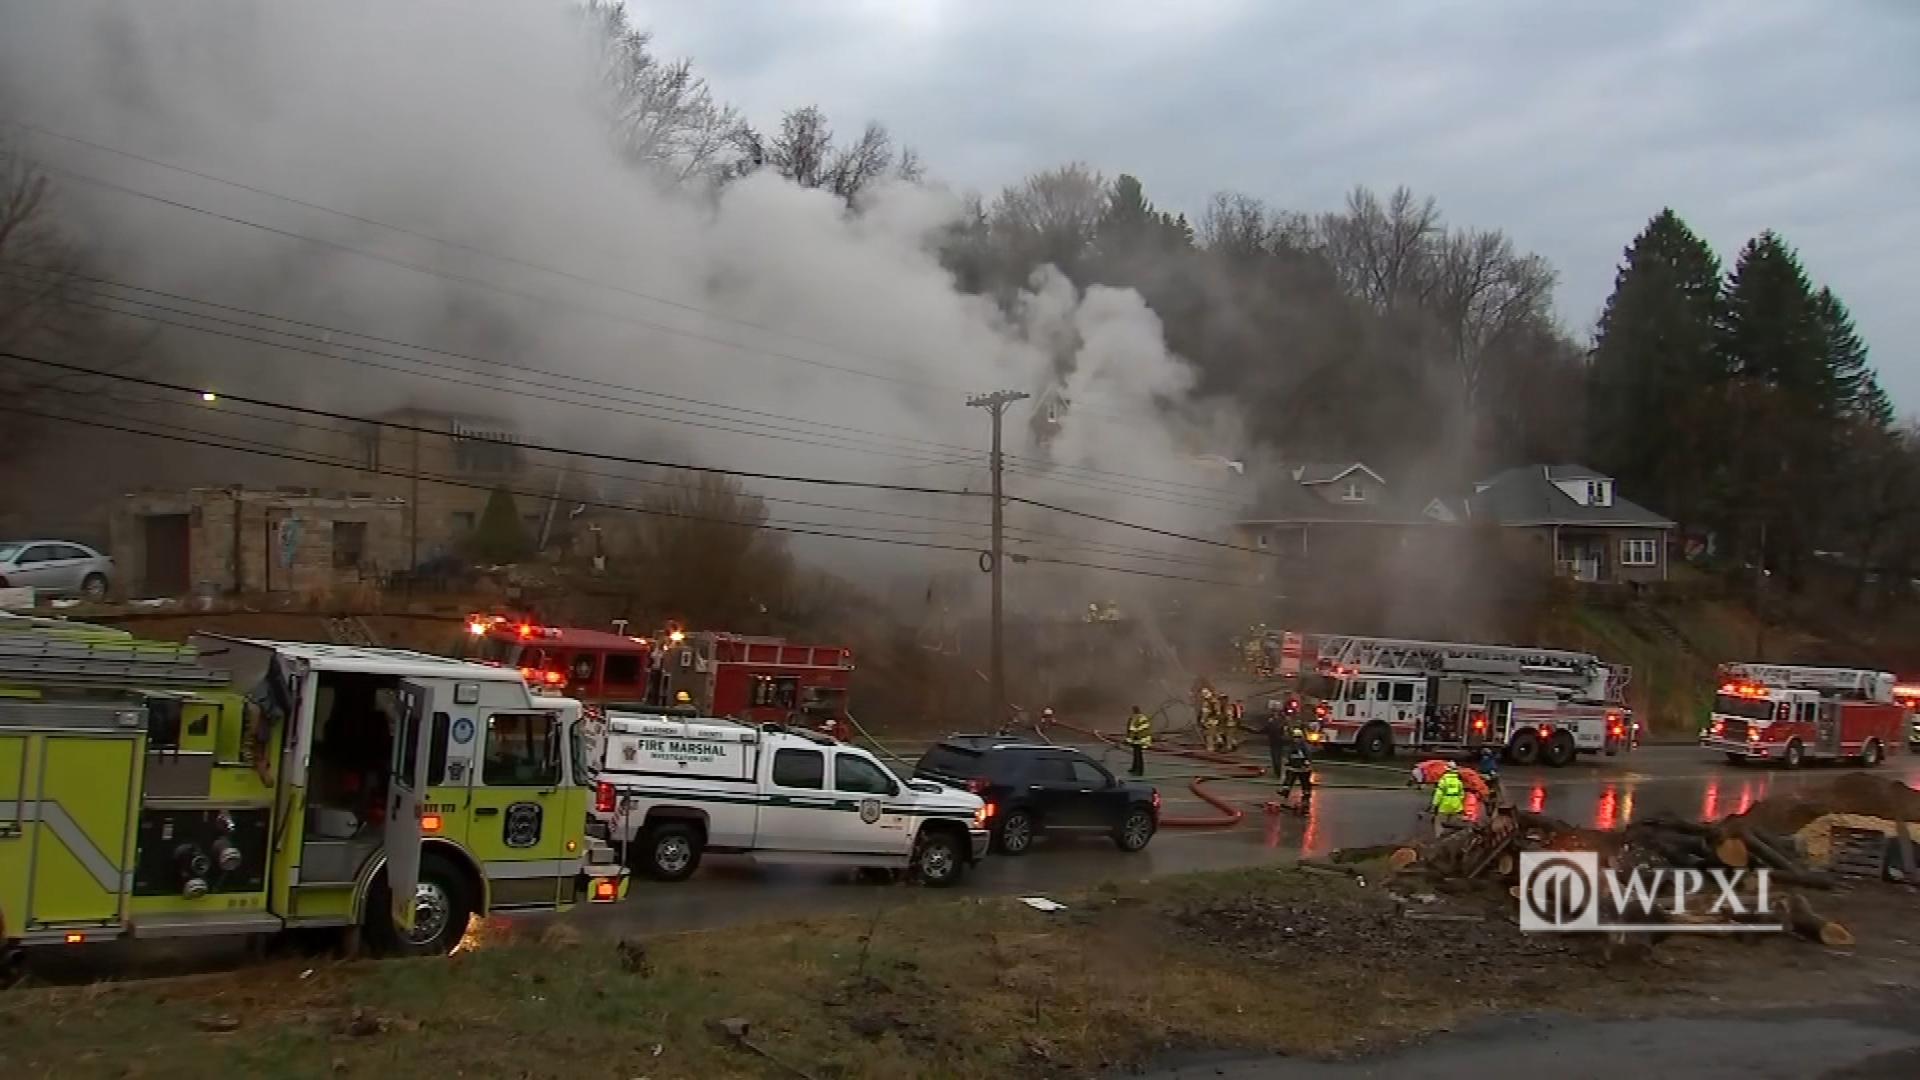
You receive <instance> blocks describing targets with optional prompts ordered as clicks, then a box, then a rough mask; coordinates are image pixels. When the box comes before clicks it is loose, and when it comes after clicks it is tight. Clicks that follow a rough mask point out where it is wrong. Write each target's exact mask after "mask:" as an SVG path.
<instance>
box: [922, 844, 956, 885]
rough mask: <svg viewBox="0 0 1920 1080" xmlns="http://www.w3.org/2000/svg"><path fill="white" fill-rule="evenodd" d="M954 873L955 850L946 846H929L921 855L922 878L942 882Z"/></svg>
mask: <svg viewBox="0 0 1920 1080" xmlns="http://www.w3.org/2000/svg"><path fill="white" fill-rule="evenodd" d="M951 873H953V850H952V849H951V848H949V847H948V846H947V845H945V844H929V845H927V848H926V850H924V851H922V852H921V853H920V876H921V877H924V878H926V879H927V880H928V881H942V880H945V878H946V877H947V875H949V874H951Z"/></svg>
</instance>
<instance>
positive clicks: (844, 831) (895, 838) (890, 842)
mask: <svg viewBox="0 0 1920 1080" xmlns="http://www.w3.org/2000/svg"><path fill="white" fill-rule="evenodd" d="M833 793H834V795H835V797H836V798H837V800H838V804H837V806H836V809H838V810H839V811H840V813H837V814H834V815H833V816H832V817H833V822H834V832H835V833H836V834H837V839H836V841H835V843H834V847H835V848H837V849H839V850H841V851H847V852H853V853H857V854H862V855H901V856H904V855H909V854H912V851H913V836H912V834H910V833H909V832H908V831H907V827H906V821H905V819H904V817H903V815H901V814H899V813H896V812H891V811H889V810H888V809H887V808H888V806H889V804H891V803H893V802H894V801H895V800H896V799H898V798H899V795H900V785H899V782H898V781H896V780H895V779H894V778H893V777H892V776H889V775H888V774H887V771H886V770H885V769H882V768H881V767H880V766H879V765H877V764H875V763H874V761H873V759H872V758H869V757H868V756H867V755H865V754H862V753H860V752H858V751H855V750H836V751H834V754H833Z"/></svg>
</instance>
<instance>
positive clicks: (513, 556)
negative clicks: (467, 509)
mask: <svg viewBox="0 0 1920 1080" xmlns="http://www.w3.org/2000/svg"><path fill="white" fill-rule="evenodd" d="M468 544H469V546H470V547H471V548H472V551H473V556H474V558H476V559H479V560H480V561H482V562H486V563H493V564H495V565H500V564H505V563H515V562H519V561H520V560H522V559H525V558H527V557H528V556H529V555H532V554H533V538H532V537H530V536H528V535H527V527H526V525H525V524H524V523H523V522H522V521H521V520H520V511H519V508H518V507H516V506H515V505H514V502H513V493H512V492H510V491H508V490H507V489H506V488H504V487H497V488H494V489H493V494H491V495H490V496H488V497H487V508H486V509H485V510H483V511H481V513H480V522H479V524H477V525H475V526H474V527H473V536H472V538H471V539H469V540H468Z"/></svg>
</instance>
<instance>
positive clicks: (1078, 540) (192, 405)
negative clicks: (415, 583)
mask: <svg viewBox="0 0 1920 1080" xmlns="http://www.w3.org/2000/svg"><path fill="white" fill-rule="evenodd" d="M47 389H50V390H53V391H55V392H57V393H62V394H68V395H72V396H75V397H86V396H89V395H88V393H87V392H86V391H81V390H74V389H69V388H66V387H48V388H47ZM115 400H118V401H121V402H124V403H126V404H129V405H148V406H156V407H160V408H172V409H182V410H193V411H196V412H200V411H203V410H205V409H206V406H205V405H204V404H202V403H200V402H197V401H195V402H186V401H164V400H161V399H159V398H117V399H115ZM222 404H223V405H230V404H231V403H230V402H222ZM102 415H106V416H109V417H110V418H112V419H119V420H124V421H127V422H131V423H147V422H149V420H148V418H145V417H130V416H126V415H124V414H110V413H104V412H102ZM213 415H217V416H220V417H223V418H235V419H243V420H254V421H259V422H262V423H271V424H274V425H276V426H278V427H296V428H301V429H304V430H308V431H315V432H319V433H321V434H325V435H332V436H338V437H340V438H346V439H351V438H355V437H356V436H355V433H353V432H350V431H343V430H341V429H340V428H338V427H332V426H329V425H323V424H315V423H309V422H305V421H300V420H290V419H287V418H285V417H275V416H264V415H261V414H259V413H252V412H245V411H242V410H239V409H234V408H231V407H227V408H222V409H220V410H219V411H218V412H217V413H215V414H213ZM168 423H169V425H170V427H171V428H172V429H173V430H178V431H185V432H187V433H189V434H193V435H200V436H204V437H207V438H223V439H232V440H234V441H236V442H239V441H243V440H242V439H241V437H240V436H237V435H233V434H231V433H228V432H217V431H208V430H206V429H205V428H193V427H185V426H182V425H179V424H177V423H174V422H171V421H169V422H168ZM251 445H253V446H266V445H268V444H265V443H259V442H253V443H252V444H251ZM316 453H317V452H316ZM364 460H365V459H361V458H347V457H344V456H343V457H338V458H330V459H329V463H330V464H333V465H336V466H337V467H339V468H342V469H359V468H361V467H362V465H363V462H364ZM564 468H565V471H566V472H567V473H568V474H569V475H576V476H582V477H590V478H594V479H602V480H614V481H619V482H622V483H632V484H643V485H648V486H652V487H663V488H673V487H676V486H677V485H675V484H674V483H673V482H672V481H667V480H656V479H650V478H647V477H642V476H634V475H632V474H631V473H617V472H606V471H601V470H596V469H588V468H582V467H580V466H578V465H573V464H569V465H566V466H564ZM541 497H542V498H548V497H551V496H550V493H549V494H548V495H543V496H541ZM753 497H754V498H756V499H759V500H761V501H763V502H769V503H778V504H781V505H785V506H802V507H808V508H810V509H818V510H832V511H837V512H840V513H849V514H862V515H867V516H872V517H887V518H899V519H902V520H907V521H925V522H932V523H935V524H946V525H956V526H959V527H961V528H963V529H971V530H982V529H985V528H987V526H986V525H984V524H982V523H981V522H977V521H968V520H965V519H962V518H947V517H938V516H932V515H927V514H910V513H905V512H903V511H898V510H873V509H868V508H865V507H858V506H844V505H839V504H835V503H820V502H812V501H808V500H804V499H787V498H780V497H778V496H772V495H759V494H755V495H754V496H753ZM791 524H798V525H807V526H818V527H826V526H825V523H820V522H791ZM834 527H838V528H845V529H857V530H861V531H865V532H891V533H918V534H925V535H935V536H941V535H952V536H964V534H961V533H958V532H955V531H954V530H950V529H896V528H889V527H885V526H878V525H861V524H856V523H851V522H848V523H841V524H839V525H837V526H834ZM1007 532H1008V533H1009V535H1010V536H1011V538H1012V539H1013V541H1014V542H1016V543H1033V542H1035V538H1040V539H1053V540H1060V541H1064V542H1065V543H1064V545H1062V546H1063V549H1065V550H1082V551H1087V552H1090V553H1091V554H1094V555H1106V556H1112V557H1117V558H1123V559H1137V560H1142V561H1148V562H1164V563H1172V564H1176V565H1183V566H1197V567H1211V566H1213V565H1214V564H1213V563H1212V562H1210V561H1207V560H1204V559H1194V558H1187V557H1184V556H1179V555H1174V554H1172V553H1170V552H1161V551H1151V550H1146V549H1142V548H1134V547H1128V546H1126V545H1124V544H1116V543H1112V542H1110V541H1103V540H1095V539H1092V538H1090V537H1081V536H1074V535H1072V534H1069V533H1056V532H1049V531H1047V530H1044V529H1035V528H1031V527H1026V526H1019V525H1009V526H1007ZM1013 534H1020V535H1013ZM965 538H966V539H982V538H980V537H976V536H965ZM1018 557H1019V558H1023V559H1027V560H1029V561H1042V560H1041V557H1040V556H1037V555H1020V556H1018Z"/></svg>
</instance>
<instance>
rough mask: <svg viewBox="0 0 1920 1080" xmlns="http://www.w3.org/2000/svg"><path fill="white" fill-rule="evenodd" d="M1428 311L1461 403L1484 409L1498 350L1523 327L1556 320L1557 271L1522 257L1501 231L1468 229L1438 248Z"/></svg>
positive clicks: (1450, 235) (1530, 257) (1535, 257)
mask: <svg viewBox="0 0 1920 1080" xmlns="http://www.w3.org/2000/svg"><path fill="white" fill-rule="evenodd" d="M1431 273H1432V280H1431V283H1430V285H1429V286H1428V289H1427V304H1426V307H1427V310H1428V312H1429V313H1430V314H1431V315H1432V316H1433V318H1434V319H1436V320H1437V321H1438V323H1439V326H1440V330H1441V333H1442V334H1443V335H1444V337H1445V339H1446V342H1447V345H1448V349H1449V352H1450V354H1451V355H1450V360H1451V361H1452V365H1453V369H1454V374H1455V376H1456V377H1457V378H1458V380H1459V383H1458V385H1459V391H1460V394H1461V400H1462V401H1463V402H1464V404H1465V405H1466V407H1467V408H1468V409H1469V410H1470V411H1471V410H1473V409H1475V408H1477V406H1478V405H1479V401H1480V394H1481V387H1482V384H1483V382H1484V381H1485V378H1486V374H1487V366H1488V359H1489V356H1490V355H1491V352H1492V349H1493V347H1494V346H1495V345H1496V344H1498V343H1499V342H1501V341H1502V340H1503V339H1505V338H1507V337H1510V336H1512V335H1513V334H1515V333H1517V332H1518V331H1520V330H1521V329H1522V328H1523V327H1528V326H1533V325H1537V324H1539V323H1542V322H1546V321H1549V320H1550V319H1551V313H1550V307H1551V305H1552V302H1553V286H1554V271H1553V267H1551V266H1550V265H1548V264H1547V261H1546V260H1545V259H1542V258H1540V257H1539V256H1538V255H1519V254H1516V253H1515V252H1514V250H1513V242H1512V241H1511V240H1509V239H1507V237H1506V235H1505V234H1504V233H1501V232H1499V231H1498V230H1492V231H1485V230H1479V229H1463V230H1459V231H1456V232H1452V233H1448V234H1446V235H1445V236H1444V237H1443V238H1442V239H1441V241H1440V243H1439V250H1438V252H1437V255H1436V259H1435V264H1434V266H1433V267H1432V268H1431Z"/></svg>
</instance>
